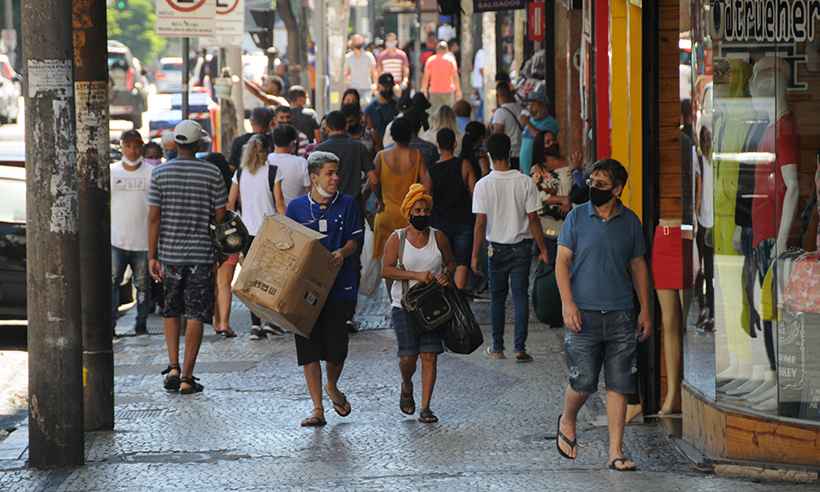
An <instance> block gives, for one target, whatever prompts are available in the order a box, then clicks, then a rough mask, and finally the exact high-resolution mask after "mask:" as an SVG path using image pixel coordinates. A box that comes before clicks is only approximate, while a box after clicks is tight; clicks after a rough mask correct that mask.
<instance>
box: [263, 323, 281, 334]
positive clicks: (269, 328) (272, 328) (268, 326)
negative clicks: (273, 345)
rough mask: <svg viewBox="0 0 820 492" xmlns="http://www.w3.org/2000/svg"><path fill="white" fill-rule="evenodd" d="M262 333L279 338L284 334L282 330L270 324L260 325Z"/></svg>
mask: <svg viewBox="0 0 820 492" xmlns="http://www.w3.org/2000/svg"><path fill="white" fill-rule="evenodd" d="M262 331H263V332H264V333H265V335H268V334H270V335H273V336H276V337H279V336H282V335H284V334H285V330H283V329H282V328H279V327H278V326H276V325H274V324H271V323H265V324H263V325H262Z"/></svg>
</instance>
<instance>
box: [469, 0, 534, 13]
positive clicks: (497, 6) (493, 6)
mask: <svg viewBox="0 0 820 492" xmlns="http://www.w3.org/2000/svg"><path fill="white" fill-rule="evenodd" d="M525 8H527V0H473V11H474V12H496V11H501V10H519V9H525Z"/></svg>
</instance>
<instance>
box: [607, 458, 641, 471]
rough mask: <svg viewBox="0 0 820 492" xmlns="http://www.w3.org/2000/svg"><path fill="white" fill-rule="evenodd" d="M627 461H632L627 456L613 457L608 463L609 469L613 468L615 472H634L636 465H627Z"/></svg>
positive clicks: (636, 468)
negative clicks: (619, 466)
mask: <svg viewBox="0 0 820 492" xmlns="http://www.w3.org/2000/svg"><path fill="white" fill-rule="evenodd" d="M627 461H632V460H630V459H629V458H615V459H614V460H612V461H611V462H610V463H609V469H610V470H615V471H617V472H634V471H637V470H638V467H637V466H635V465H634V464H633V465H627V464H626V462H627ZM619 463H620V464H621V465H622V466H623V468H618V464H619Z"/></svg>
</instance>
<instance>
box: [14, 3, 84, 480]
mask: <svg viewBox="0 0 820 492" xmlns="http://www.w3.org/2000/svg"><path fill="white" fill-rule="evenodd" d="M22 14H23V15H22V18H23V22H22V27H23V28H22V32H23V56H24V60H25V68H26V84H27V90H26V189H27V198H26V202H27V207H28V213H27V225H26V230H27V232H26V254H27V265H28V272H27V282H28V354H29V383H28V390H29V464H30V465H31V466H33V467H35V468H45V467H54V466H70V465H81V464H83V462H84V460H85V456H84V452H83V449H84V444H85V441H84V436H83V370H82V367H83V366H82V329H81V324H80V319H81V318H80V268H79V258H80V251H79V245H80V238H79V204H78V198H79V197H78V195H79V193H78V190H79V180H78V179H77V168H76V165H75V162H76V149H75V144H76V134H75V120H74V68H73V63H72V58H73V56H74V49H73V43H72V27H71V19H72V15H71V14H72V4H71V2H66V1H65V0H26V1H25V2H23V11H22Z"/></svg>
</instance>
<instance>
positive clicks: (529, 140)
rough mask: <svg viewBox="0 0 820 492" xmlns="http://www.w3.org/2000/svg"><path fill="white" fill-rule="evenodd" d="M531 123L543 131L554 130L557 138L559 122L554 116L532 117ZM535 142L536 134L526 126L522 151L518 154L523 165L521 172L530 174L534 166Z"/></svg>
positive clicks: (522, 134) (553, 132)
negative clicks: (538, 118) (537, 118)
mask: <svg viewBox="0 0 820 492" xmlns="http://www.w3.org/2000/svg"><path fill="white" fill-rule="evenodd" d="M530 123H531V124H532V125H533V126H534V127H536V128H538V130H540V131H542V132H552V134H553V135H555V136H556V138H557V137H558V130H559V126H558V122H557V121H555V118H553V117H552V116H546V117H544V118H541V119H540V120H536V119H533V118H530ZM534 143H535V135H534V134H532V133H531V130H530V128H529V127H527V128H525V129H524V131H523V132H522V133H521V152H520V153H519V154H518V162H519V164H520V167H521V172H522V173H524V174H525V175H527V176H529V175H530V169H531V168H532V156H533V148H534Z"/></svg>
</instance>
